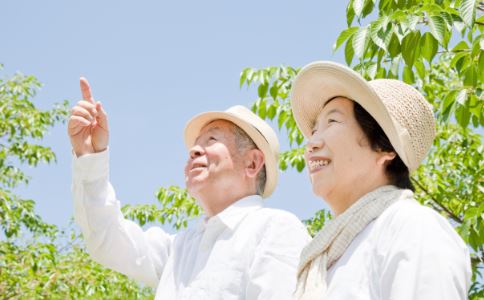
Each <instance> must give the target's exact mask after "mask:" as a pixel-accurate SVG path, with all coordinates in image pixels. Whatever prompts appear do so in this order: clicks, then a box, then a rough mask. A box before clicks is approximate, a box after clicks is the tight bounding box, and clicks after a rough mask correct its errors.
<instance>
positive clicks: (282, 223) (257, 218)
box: [244, 207, 309, 236]
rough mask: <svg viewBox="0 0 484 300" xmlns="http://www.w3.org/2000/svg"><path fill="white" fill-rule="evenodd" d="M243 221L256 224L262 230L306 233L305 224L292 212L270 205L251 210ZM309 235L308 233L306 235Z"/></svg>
mask: <svg viewBox="0 0 484 300" xmlns="http://www.w3.org/2000/svg"><path fill="white" fill-rule="evenodd" d="M244 221H246V222H247V223H251V224H257V227H259V228H260V230H261V231H264V232H266V233H267V232H273V233H275V232H288V231H291V232H294V233H299V234H302V235H308V233H307V229H306V226H304V224H303V223H302V222H301V220H300V219H299V218H298V217H297V216H296V215H294V214H293V213H291V212H289V211H286V210H282V209H277V208H270V207H263V208H261V209H258V210H256V211H254V212H252V213H251V214H250V215H249V216H248V217H247V218H246V219H245V220H244ZM308 236H309V235H308Z"/></svg>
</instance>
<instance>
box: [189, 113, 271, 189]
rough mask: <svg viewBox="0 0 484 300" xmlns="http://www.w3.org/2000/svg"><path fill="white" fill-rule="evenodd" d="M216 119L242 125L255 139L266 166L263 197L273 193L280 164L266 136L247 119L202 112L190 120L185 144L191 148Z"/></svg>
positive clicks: (228, 114)
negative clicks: (204, 129) (208, 125)
mask: <svg viewBox="0 0 484 300" xmlns="http://www.w3.org/2000/svg"><path fill="white" fill-rule="evenodd" d="M215 120H226V121H230V122H232V123H234V124H235V125H237V126H238V127H240V128H241V129H242V130H243V131H244V132H245V133H247V135H248V136H249V137H250V138H251V139H252V140H253V141H254V143H255V144H256V146H257V148H259V150H261V151H262V153H263V154H264V163H265V166H266V184H265V187H264V193H263V194H262V197H263V198H266V197H268V196H270V195H271V194H272V192H273V191H274V189H275V187H276V184H277V176H278V172H277V170H278V166H277V160H276V157H275V156H274V155H273V154H272V150H271V147H270V146H269V143H268V141H267V140H266V139H265V138H264V136H263V135H262V134H261V133H260V132H259V130H257V128H255V127H254V126H253V125H251V124H250V123H249V122H247V121H246V120H244V119H242V118H240V117H238V116H236V115H234V114H231V113H230V112H222V111H211V112H205V113H201V114H199V115H196V116H195V117H193V118H192V119H191V120H190V121H188V123H187V125H186V127H185V146H186V147H187V148H188V149H190V148H191V147H193V145H194V144H195V141H196V139H197V137H198V135H199V134H200V131H201V130H202V128H203V127H204V126H205V125H207V124H208V123H210V122H212V121H215Z"/></svg>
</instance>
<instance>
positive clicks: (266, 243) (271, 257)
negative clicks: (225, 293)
mask: <svg viewBox="0 0 484 300" xmlns="http://www.w3.org/2000/svg"><path fill="white" fill-rule="evenodd" d="M310 239H311V238H310V236H309V234H308V232H307V230H306V227H305V226H304V225H303V224H302V223H301V221H299V219H297V218H296V217H295V216H294V215H292V214H289V213H283V214H280V215H277V216H275V217H274V218H272V219H271V220H270V223H269V224H268V228H267V230H266V231H265V232H264V236H263V238H262V240H261V242H260V244H259V245H258V246H257V248H256V251H255V254H254V260H253V262H252V264H251V266H250V269H249V274H248V277H249V279H248V285H247V289H246V299H264V300H265V299H277V300H285V299H293V294H294V291H295V289H296V276H297V266H298V263H299V256H300V255H301V251H302V249H303V248H304V246H306V244H307V243H309V241H310Z"/></svg>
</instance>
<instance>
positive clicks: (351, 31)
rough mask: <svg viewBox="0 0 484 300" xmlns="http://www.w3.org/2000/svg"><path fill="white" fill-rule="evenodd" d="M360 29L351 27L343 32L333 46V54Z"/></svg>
mask: <svg viewBox="0 0 484 300" xmlns="http://www.w3.org/2000/svg"><path fill="white" fill-rule="evenodd" d="M358 28H359V27H356V26H355V27H350V28H347V29H345V30H343V31H342V32H341V33H340V35H339V36H338V38H337V39H336V43H335V44H334V45H333V52H334V51H336V50H338V48H339V47H340V46H341V45H342V44H343V43H344V42H345V41H346V40H348V39H349V38H350V37H352V36H353V34H354V33H355V32H356V31H357V30H358Z"/></svg>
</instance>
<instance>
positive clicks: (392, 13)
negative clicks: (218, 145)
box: [240, 0, 484, 299]
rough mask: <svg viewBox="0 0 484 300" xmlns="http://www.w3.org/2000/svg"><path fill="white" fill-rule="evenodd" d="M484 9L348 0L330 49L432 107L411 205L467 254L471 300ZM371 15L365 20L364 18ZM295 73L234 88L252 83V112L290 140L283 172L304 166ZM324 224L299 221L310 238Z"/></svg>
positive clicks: (482, 208) (479, 238) (476, 259)
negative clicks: (436, 219) (429, 140)
mask: <svg viewBox="0 0 484 300" xmlns="http://www.w3.org/2000/svg"><path fill="white" fill-rule="evenodd" d="M483 11H484V4H483V3H482V2H477V1H475V0H469V1H468V0H461V1H450V0H439V1H437V0H435V1H432V0H424V1H416V0H406V1H405V0H401V1H400V0H398V1H394V0H380V1H376V0H350V1H349V4H348V6H347V9H346V18H347V24H348V28H347V29H345V30H343V31H342V32H341V33H340V35H339V36H338V38H337V40H336V42H335V44H334V45H333V50H334V51H336V50H337V49H339V48H340V47H342V46H343V45H344V54H345V60H346V63H347V64H348V65H353V64H354V65H353V69H354V70H356V71H358V72H359V73H360V74H362V76H364V77H365V78H367V79H376V78H399V79H402V80H403V81H405V82H407V83H409V84H412V85H414V86H415V87H416V88H417V89H418V90H420V91H421V92H422V93H423V94H424V95H425V97H426V98H427V100H429V102H430V103H431V104H432V105H433V107H434V111H435V115H436V117H437V120H438V123H439V125H438V134H437V138H436V139H435V143H434V146H433V148H432V150H431V152H430V154H429V156H428V158H427V160H426V162H425V163H424V164H423V165H422V166H421V167H420V168H419V169H418V171H417V172H416V173H415V174H413V176H412V181H413V182H414V184H415V185H416V188H417V190H416V198H417V200H418V201H420V202H422V203H423V204H425V205H429V206H432V207H433V208H435V209H436V210H437V211H439V212H440V213H441V214H443V215H444V216H446V217H447V218H448V219H449V220H450V221H451V223H452V224H453V225H454V226H455V227H456V230H457V231H458V233H459V234H460V235H461V237H462V238H463V240H464V241H465V242H466V243H467V244H468V245H469V248H470V249H472V251H471V252H472V254H471V255H472V267H473V284H472V287H471V290H470V294H469V297H470V299H482V298H483V297H484V286H483V284H482V269H483V268H484V250H483V247H484V246H483V245H484V230H482V228H483V223H484V222H483V218H484V199H483V195H484V193H483V192H484V187H483V179H482V178H484V176H483V175H484V174H483V154H482V153H484V151H483V150H484V149H483V146H482V137H481V136H480V135H478V134H476V133H474V132H473V131H472V130H471V129H470V128H468V127H474V128H480V130H482V128H483V125H484V110H483V108H484V107H483V106H484V99H483V95H482V90H483V80H484V72H483V71H482V70H484V34H483V30H484V16H483V15H482V12H483ZM369 16H371V18H373V19H372V20H365V18H367V17H369ZM363 21H366V22H365V23H363ZM355 22H356V23H357V24H355ZM362 24H364V25H362ZM451 42H452V44H453V43H455V45H454V44H453V45H450V44H451ZM288 70H290V71H291V72H289V71H288ZM297 71H298V69H295V68H292V67H267V68H263V69H260V70H256V69H245V70H244V71H243V72H242V74H241V77H240V85H241V86H243V85H247V86H251V85H252V84H253V83H254V84H256V88H257V89H258V91H259V93H258V98H257V99H256V101H255V103H254V105H253V110H254V112H256V113H258V114H259V116H261V117H262V118H265V119H269V120H274V119H276V120H277V121H278V123H277V124H278V127H279V129H281V128H283V129H285V130H286V131H287V133H288V137H289V140H290V141H291V149H289V150H287V151H285V152H283V153H282V154H281V163H280V168H281V169H282V170H285V169H286V168H287V167H288V166H291V167H295V168H296V169H297V170H298V171H301V170H302V169H303V168H304V161H303V150H302V149H301V145H302V142H303V139H302V136H301V134H300V133H299V132H298V130H297V127H296V125H295V122H294V120H293V118H292V114H291V110H290V104H289V98H288V97H289V95H288V94H289V91H290V88H291V87H290V84H291V81H292V79H293V78H294V77H295V75H296V73H297ZM281 84H283V89H282V92H280V93H278V92H275V93H274V96H273V95H272V94H271V95H270V97H269V96H268V95H267V93H265V92H264V91H266V90H267V89H269V90H271V88H272V87H273V86H275V88H274V90H275V91H279V90H278V87H279V86H280V85H281ZM261 85H264V88H260V86H261ZM269 110H270V111H271V112H272V113H268V111H269ZM274 112H275V113H274ZM281 115H282V116H283V118H282V119H280V118H278V117H279V116H281ZM454 122H456V123H457V124H458V126H457V125H456V124H453V123H454ZM293 142H296V145H295V146H294V143H293ZM329 218H330V214H329V212H328V211H325V210H321V211H319V212H317V213H316V215H315V216H314V217H313V218H311V219H309V220H306V221H305V223H306V226H307V227H308V230H309V231H310V232H311V234H313V235H314V234H315V233H316V232H317V231H318V230H320V229H321V228H322V227H323V226H324V224H325V222H326V221H328V220H329ZM479 276H480V277H481V279H480V280H479V279H478V277H479Z"/></svg>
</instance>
